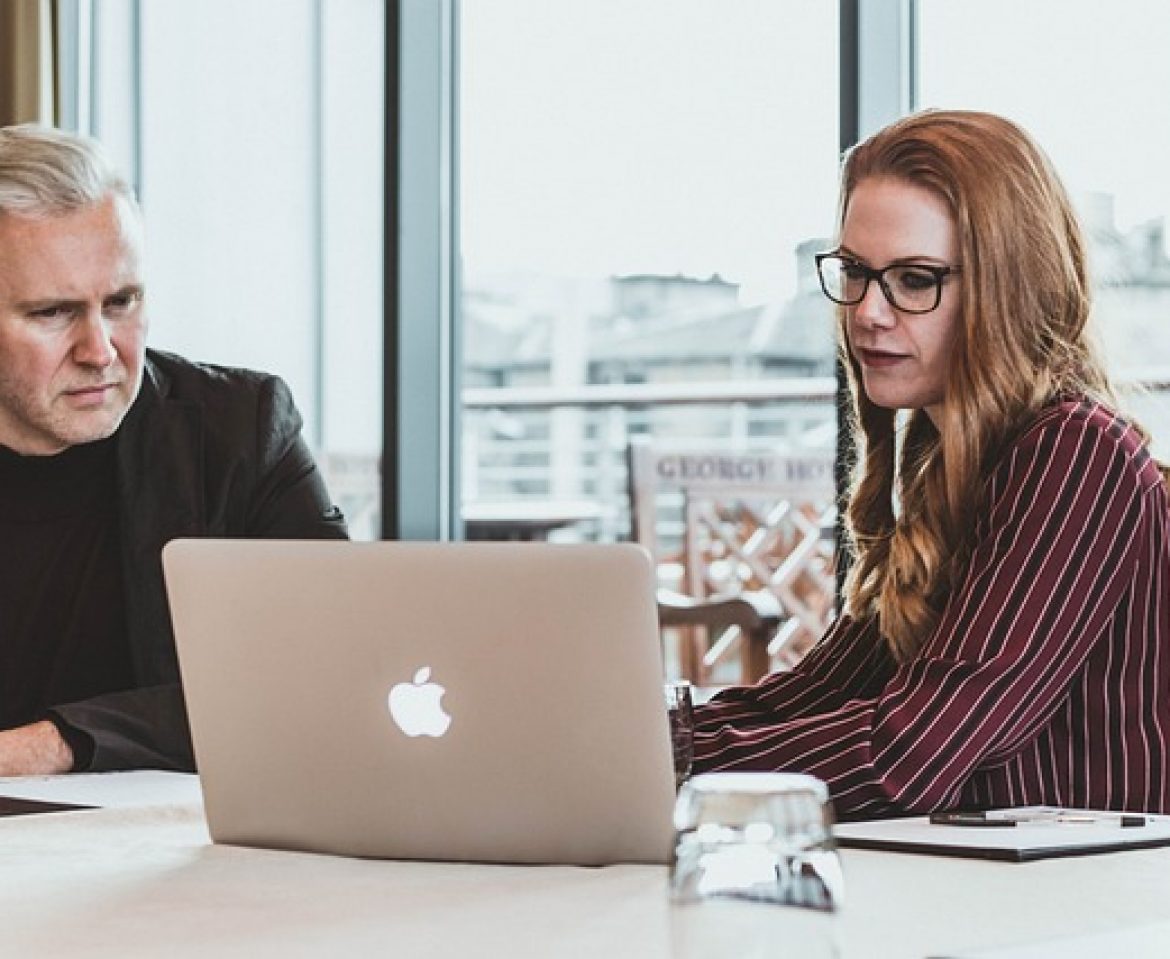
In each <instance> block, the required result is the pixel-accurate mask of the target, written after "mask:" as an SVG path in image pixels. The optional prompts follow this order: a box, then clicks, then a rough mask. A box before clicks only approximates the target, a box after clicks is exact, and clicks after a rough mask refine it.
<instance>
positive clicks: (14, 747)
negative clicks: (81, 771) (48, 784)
mask: <svg viewBox="0 0 1170 959" xmlns="http://www.w3.org/2000/svg"><path fill="white" fill-rule="evenodd" d="M72 768H73V750H72V749H70V748H69V744H68V743H67V742H65V740H64V739H62V738H61V734H60V733H59V732H57V727H56V726H54V725H53V724H52V723H51V722H49V721H48V720H47V719H43V720H41V721H40V722H39V723H29V725H27V726H17V727H16V728H15V729H5V730H0V776H50V775H54V774H56V773H67V772H69V771H70V770H71V769H72Z"/></svg>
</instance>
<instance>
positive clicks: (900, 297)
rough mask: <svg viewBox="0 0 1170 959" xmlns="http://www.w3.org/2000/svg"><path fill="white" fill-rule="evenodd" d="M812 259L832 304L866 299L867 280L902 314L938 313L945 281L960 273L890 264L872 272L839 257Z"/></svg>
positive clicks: (953, 269)
mask: <svg viewBox="0 0 1170 959" xmlns="http://www.w3.org/2000/svg"><path fill="white" fill-rule="evenodd" d="M814 259H815V260H816V262H817V276H819V277H820V280H821V289H822V290H824V291H825V296H827V297H828V298H829V299H830V300H832V301H833V302H834V303H840V304H841V305H842V306H855V305H856V304H858V303H860V302H861V301H862V300H863V299H865V294H866V291H867V290H868V289H869V283H870V280H877V283H878V286H880V287H881V290H882V293H883V294H884V295H885V298H886V300H887V302H888V303H889V304H890V306H892V307H894V309H896V310H901V311H902V312H903V313H929V312H930V311H931V310H934V309H937V308H938V305H939V303H941V302H942V288H943V283H945V282H946V278H947V277H948V276H950V275H951V274H953V273H961V272H962V271H963V268H962V267H961V266H934V265H932V264H927V263H893V264H891V265H890V266H887V267H883V268H882V269H880V270H875V269H873V268H872V267H868V266H866V265H865V264H864V263H859V262H858V261H857V260H855V259H853V258H852V257H848V256H843V255H842V254H840V253H818V254H817V255H816V256H815V257H814Z"/></svg>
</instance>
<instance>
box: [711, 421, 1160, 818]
mask: <svg viewBox="0 0 1170 959" xmlns="http://www.w3.org/2000/svg"><path fill="white" fill-rule="evenodd" d="M990 501H991V507H990V511H989V513H988V516H987V517H986V519H985V521H984V522H983V523H981V526H980V535H979V536H978V538H977V540H976V548H975V551H974V554H973V556H972V560H971V562H970V563H969V565H968V569H967V573H966V575H965V577H964V579H963V581H962V582H961V583H960V585H959V587H958V589H957V590H956V591H955V592H954V594H953V595H952V596H951V598H950V600H949V602H948V603H947V605H946V607H945V609H944V610H943V614H942V617H941V619H940V622H939V624H938V626H937V627H936V628H935V630H934V632H933V633H932V634H931V635H930V636H929V637H928V638H927V640H926V641H925V643H924V644H923V646H922V649H921V652H920V653H919V655H918V656H917V657H916V658H915V659H913V660H912V661H910V662H908V663H906V664H903V665H901V666H899V667H898V668H897V669H895V670H893V672H892V673H891V674H889V675H888V676H887V677H886V678H885V679H884V680H883V681H882V683H881V688H880V689H878V690H876V691H874V692H872V693H870V694H865V695H859V696H856V697H855V698H853V699H850V700H849V701H846V702H843V703H840V704H839V705H834V706H833V707H832V708H830V709H827V710H825V711H819V712H818V711H808V712H805V711H802V710H799V709H798V710H796V711H785V710H784V709H782V708H781V709H777V711H776V713H775V714H774V716H773V718H772V720H771V721H759V716H755V717H746V716H745V717H744V719H745V721H742V722H741V721H740V719H739V718H738V717H737V715H736V714H735V713H732V712H728V713H727V714H726V716H725V719H726V721H724V722H719V721H718V719H717V718H716V714H712V716H711V717H707V716H704V721H703V723H702V725H701V727H699V728H698V729H697V731H696V739H695V766H696V769H699V770H714V769H741V770H746V769H760V770H793V771H799V772H806V773H811V774H812V775H814V776H818V777H819V778H821V779H823V780H825V781H826V782H827V783H828V785H829V789H830V793H831V794H832V796H833V799H834V804H835V806H836V809H837V812H838V815H841V816H857V815H861V814H865V815H882V814H888V813H891V812H927V811H930V810H932V809H937V808H944V807H946V806H948V805H953V804H954V803H955V802H956V801H957V799H958V796H959V793H960V790H961V788H962V785H963V783H964V782H965V781H966V780H967V779H968V777H970V775H971V774H972V773H973V772H974V771H975V770H976V769H978V768H979V767H981V766H989V765H993V764H996V763H1002V762H1004V761H1005V760H1007V759H1008V758H1010V757H1011V756H1012V755H1013V754H1014V753H1015V752H1017V751H1018V750H1019V749H1020V748H1022V747H1023V746H1024V745H1025V744H1026V743H1027V742H1028V741H1029V740H1030V739H1031V738H1032V737H1034V736H1035V735H1036V734H1037V733H1038V731H1039V730H1040V729H1042V728H1043V726H1044V725H1045V724H1046V723H1047V721H1048V720H1049V719H1050V718H1051V716H1052V714H1053V713H1054V711H1055V710H1056V709H1057V708H1058V706H1059V705H1060V703H1061V701H1062V700H1063V698H1064V696H1065V695H1066V692H1067V690H1068V688H1069V686H1070V683H1071V681H1072V679H1073V678H1074V676H1075V675H1076V674H1077V672H1078V671H1079V670H1080V669H1081V667H1082V666H1083V664H1084V662H1085V660H1086V658H1087V656H1088V654H1089V651H1090V650H1091V648H1092V647H1093V645H1094V643H1095V642H1096V641H1097V640H1098V639H1099V638H1100V637H1101V636H1102V635H1103V633H1104V632H1105V631H1106V630H1107V628H1108V624H1109V621H1110V619H1111V618H1112V616H1113V614H1114V611H1115V609H1116V607H1117V606H1118V604H1119V602H1120V601H1121V598H1122V596H1123V595H1124V593H1125V591H1126V588H1127V587H1128V585H1129V583H1130V581H1131V579H1132V575H1133V571H1134V569H1135V565H1136V562H1137V551H1138V548H1139V546H1140V542H1139V530H1140V528H1141V527H1142V522H1141V520H1142V509H1143V488H1142V483H1141V477H1140V475H1139V470H1138V467H1137V466H1136V465H1135V463H1134V462H1133V454H1132V451H1130V450H1127V449H1126V448H1125V447H1124V446H1123V445H1122V444H1121V443H1119V442H1118V440H1117V438H1116V436H1115V435H1114V434H1113V432H1112V431H1110V430H1108V429H1106V428H1103V427H1102V426H1101V425H1100V424H1098V423H1095V422H1094V421H1093V420H1092V419H1090V418H1086V417H1084V416H1074V415H1072V414H1067V412H1066V411H1064V410H1063V409H1062V414H1061V416H1059V417H1052V418H1050V419H1048V420H1046V421H1045V422H1044V424H1043V425H1041V426H1038V427H1037V428H1034V429H1033V430H1032V431H1030V432H1029V433H1028V434H1026V436H1025V437H1023V438H1022V439H1021V440H1020V441H1018V442H1017V443H1016V445H1014V446H1013V447H1012V448H1011V449H1010V450H1009V453H1008V454H1007V456H1006V457H1005V459H1004V460H1003V461H1002V462H1001V463H1000V465H999V467H998V469H997V470H996V473H995V475H994V477H993V481H992V486H991V490H990ZM878 645H882V644H881V643H878ZM789 682H790V683H793V682H795V680H790V681H789ZM711 720H715V721H711Z"/></svg>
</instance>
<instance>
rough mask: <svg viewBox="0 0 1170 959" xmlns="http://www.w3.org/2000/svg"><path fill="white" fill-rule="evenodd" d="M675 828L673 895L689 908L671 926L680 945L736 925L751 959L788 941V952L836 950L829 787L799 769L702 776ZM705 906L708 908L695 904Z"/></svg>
mask: <svg viewBox="0 0 1170 959" xmlns="http://www.w3.org/2000/svg"><path fill="white" fill-rule="evenodd" d="M674 826H675V850H674V860H673V863H672V865H671V872H670V895H671V899H672V901H673V902H674V903H675V904H677V905H678V906H680V907H687V908H685V909H680V910H678V915H677V916H676V922H675V925H676V926H677V927H678V929H679V930H680V932H681V933H682V934H685V939H686V942H685V943H683V944H684V945H687V944H689V945H690V946H692V947H693V946H695V945H696V944H697V943H698V942H699V941H701V940H702V938H703V936H704V934H705V933H704V930H707V931H709V932H711V933H712V934H714V933H716V932H717V931H718V930H719V929H720V928H721V929H722V930H723V933H724V935H726V934H728V933H729V932H730V931H731V929H732V928H734V927H735V926H737V925H738V926H740V927H742V928H743V929H744V930H745V931H744V933H743V935H744V936H748V937H749V939H741V940H740V942H739V945H740V946H741V947H742V949H741V952H742V954H744V955H749V954H754V953H753V952H752V951H751V948H749V947H750V946H751V944H752V943H755V942H756V941H757V939H758V941H759V943H761V944H765V945H766V944H767V943H771V946H770V947H769V948H774V947H775V946H776V945H777V944H778V943H783V944H784V945H785V947H786V950H787V951H785V952H784V953H783V954H784V955H794V956H796V955H799V956H802V957H809V959H811V957H834V956H837V955H838V954H839V953H838V946H837V933H836V922H835V920H834V916H835V914H836V913H837V912H838V911H839V910H840V909H841V907H842V905H843V903H844V894H845V888H844V876H843V874H842V871H841V862H840V858H839V857H838V855H837V849H836V846H835V844H834V841H833V834H832V814H831V807H830V805H829V794H828V789H827V788H826V787H825V784H824V783H823V782H821V781H820V780H819V779H816V778H814V777H812V776H805V775H801V774H798V773H703V774H701V775H698V776H694V777H692V778H691V779H690V780H688V781H687V782H685V783H683V785H682V788H681V789H680V790H679V795H678V799H677V802H676V804H675V811H674ZM699 904H708V905H705V906H703V908H701V909H692V908H691V907H694V906H696V905H699ZM715 904H718V905H719V908H720V909H722V910H723V912H722V913H720V915H719V916H716V910H715ZM732 905H734V907H735V908H734V909H732V910H731V911H730V912H728V911H727V908H728V907H729V906H732ZM767 907H782V908H780V909H776V908H773V909H769V908H767ZM735 910H739V911H738V912H736V911H735ZM708 920H710V921H708ZM749 940H750V941H749ZM729 945H730V943H727V942H726V941H725V942H724V948H725V949H726V948H727V947H728V946H729ZM682 952H683V954H688V955H689V954H691V953H688V952H687V951H686V949H684V950H682ZM694 954H696V955H698V954H700V953H694ZM724 954H725V955H726V954H727V953H726V952H725V953H724ZM765 954H772V953H770V952H769V953H765Z"/></svg>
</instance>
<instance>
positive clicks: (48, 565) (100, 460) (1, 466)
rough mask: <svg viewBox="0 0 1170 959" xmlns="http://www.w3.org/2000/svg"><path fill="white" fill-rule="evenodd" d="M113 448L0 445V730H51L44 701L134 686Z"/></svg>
mask: <svg viewBox="0 0 1170 959" xmlns="http://www.w3.org/2000/svg"><path fill="white" fill-rule="evenodd" d="M114 453H115V450H114V440H113V439H108V440H102V441H100V442H97V443H87V444H83V445H80V446H74V447H71V448H69V449H67V450H65V451H64V452H63V453H60V454H58V455H56V456H20V455H18V454H17V453H14V452H13V451H12V450H9V449H7V448H6V447H3V446H0V729H7V728H10V727H12V726H20V725H23V724H25V723H29V722H34V721H36V720H38V719H44V718H51V719H53V720H54V721H55V722H57V725H58V727H59V728H61V727H62V726H63V724H62V723H61V722H60V721H59V720H58V719H57V717H55V716H53V715H52V714H51V713H49V712H48V711H49V710H51V709H52V707H54V706H60V705H64V704H66V703H71V702H76V701H78V700H83V699H88V698H90V697H91V696H97V695H99V694H101V693H109V692H115V691H118V690H123V689H129V688H131V687H132V686H133V685H134V676H133V668H132V664H131V660H130V648H129V644H128V642H127V637H126V617H125V607H124V601H123V596H122V561H121V551H120V541H119V533H118V520H119V516H118V488H117V475H116V464H115V458H114ZM62 732H63V733H64V734H66V739H67V740H69V741H70V745H71V746H73V747H74V751H75V752H77V748H78V746H79V743H78V742H77V740H76V739H75V738H74V737H73V736H71V735H69V733H70V732H71V730H70V729H69V728H67V727H66V728H62ZM85 739H86V740H88V737H85ZM80 745H81V747H82V749H84V748H85V746H86V745H89V744H87V743H85V742H82V743H81V744H80ZM78 758H81V757H78Z"/></svg>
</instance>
